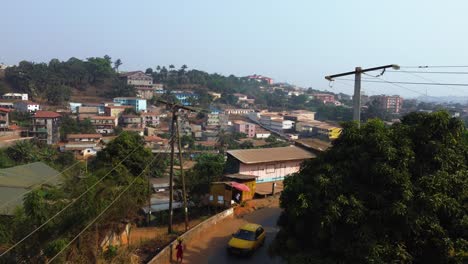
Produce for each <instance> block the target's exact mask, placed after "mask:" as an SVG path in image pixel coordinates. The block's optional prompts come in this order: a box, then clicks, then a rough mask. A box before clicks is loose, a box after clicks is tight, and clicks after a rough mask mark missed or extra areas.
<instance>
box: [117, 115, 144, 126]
mask: <svg viewBox="0 0 468 264" xmlns="http://www.w3.org/2000/svg"><path fill="white" fill-rule="evenodd" d="M119 125H120V126H121V127H125V128H144V123H143V118H142V117H141V116H138V115H121V116H120V118H119Z"/></svg>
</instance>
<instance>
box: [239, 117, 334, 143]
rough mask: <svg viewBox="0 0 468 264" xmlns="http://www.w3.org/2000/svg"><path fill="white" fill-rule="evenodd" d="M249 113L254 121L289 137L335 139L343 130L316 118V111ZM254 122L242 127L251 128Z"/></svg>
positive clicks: (241, 127)
mask: <svg viewBox="0 0 468 264" xmlns="http://www.w3.org/2000/svg"><path fill="white" fill-rule="evenodd" d="M247 115H248V117H249V119H250V120H251V121H252V123H255V124H258V126H260V127H262V128H265V129H268V130H270V131H273V132H276V133H277V134H279V135H282V136H284V137H287V138H289V139H299V138H304V137H305V138H307V137H318V138H321V139H324V140H335V139H337V138H338V137H339V135H340V134H341V130H342V128H341V127H340V126H339V125H337V124H332V123H329V122H322V121H318V120H315V112H311V111H306V110H295V111H289V112H268V111H260V112H251V113H248V114H247ZM252 123H246V124H243V126H240V129H244V128H245V127H249V128H250V127H251V126H252V125H253V124H252ZM246 134H247V133H246Z"/></svg>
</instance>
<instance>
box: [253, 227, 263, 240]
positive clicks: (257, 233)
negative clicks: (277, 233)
mask: <svg viewBox="0 0 468 264" xmlns="http://www.w3.org/2000/svg"><path fill="white" fill-rule="evenodd" d="M263 231H264V230H263V228H261V227H259V228H258V229H257V231H256V232H255V237H256V238H258V237H259V236H261V235H262V234H263Z"/></svg>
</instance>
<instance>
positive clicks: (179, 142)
mask: <svg viewBox="0 0 468 264" xmlns="http://www.w3.org/2000/svg"><path fill="white" fill-rule="evenodd" d="M176 129H177V143H178V147H179V164H180V179H181V182H182V196H183V199H184V214H185V231H187V230H188V225H189V223H188V207H187V193H186V189H185V175H184V161H183V160H182V143H181V140H180V130H179V119H178V118H176Z"/></svg>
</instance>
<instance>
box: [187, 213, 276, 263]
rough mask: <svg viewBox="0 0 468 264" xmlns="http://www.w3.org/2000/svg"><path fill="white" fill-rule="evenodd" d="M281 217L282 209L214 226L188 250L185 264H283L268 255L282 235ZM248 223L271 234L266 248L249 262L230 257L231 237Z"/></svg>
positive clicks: (255, 254) (254, 255) (260, 250)
mask: <svg viewBox="0 0 468 264" xmlns="http://www.w3.org/2000/svg"><path fill="white" fill-rule="evenodd" d="M280 213H281V209H280V208H277V207H274V208H262V209H259V210H257V211H254V212H251V213H249V214H247V215H245V216H244V217H242V218H230V219H227V220H225V221H224V222H223V223H219V224H217V225H216V226H213V228H212V229H211V230H210V231H208V232H207V233H206V234H204V235H203V237H200V239H199V240H198V241H197V245H196V246H193V245H191V247H189V248H187V249H186V251H185V252H184V262H183V263H196V264H198V263H213V264H214V263H216V264H218V263H256V264H260V263H261V264H263V263H273V264H274V263H283V262H282V261H281V260H280V259H279V258H270V256H269V255H268V247H269V245H270V243H271V241H272V240H273V239H274V237H275V236H276V233H277V232H278V227H277V226H276V221H277V219H278V217H279V215H280ZM247 222H252V223H258V224H261V225H263V226H264V227H265V230H266V232H267V238H266V241H265V245H264V246H263V247H261V248H260V249H259V250H258V251H256V252H255V253H254V254H253V256H251V257H248V258H241V257H235V256H229V255H228V254H227V252H226V246H227V243H228V241H229V239H230V238H231V234H232V233H234V232H235V231H237V229H238V228H239V227H240V226H241V225H243V224H244V223H247Z"/></svg>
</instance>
